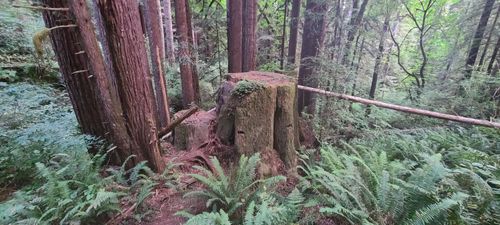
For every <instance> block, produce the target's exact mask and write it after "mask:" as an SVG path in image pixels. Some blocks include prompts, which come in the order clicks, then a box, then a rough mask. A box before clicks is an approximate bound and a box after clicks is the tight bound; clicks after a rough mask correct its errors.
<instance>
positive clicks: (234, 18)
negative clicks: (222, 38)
mask: <svg viewBox="0 0 500 225" xmlns="http://www.w3.org/2000/svg"><path fill="white" fill-rule="evenodd" d="M256 28H257V0H228V1H227V39H228V63H229V72H230V73H237V72H247V71H252V70H255V67H256V66H257V42H256V40H257V36H256V35H257V34H256Z"/></svg>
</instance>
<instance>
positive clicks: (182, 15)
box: [175, 0, 199, 108]
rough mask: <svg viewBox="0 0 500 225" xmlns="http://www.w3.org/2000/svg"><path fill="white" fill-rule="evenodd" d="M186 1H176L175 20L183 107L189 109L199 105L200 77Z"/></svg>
mask: <svg viewBox="0 0 500 225" xmlns="http://www.w3.org/2000/svg"><path fill="white" fill-rule="evenodd" d="M185 1H186V0H175V20H176V25H177V33H178V36H179V38H178V41H179V53H178V57H179V65H180V69H181V85H182V105H183V107H184V108H189V106H190V105H191V104H192V103H198V102H199V98H198V96H199V95H198V89H197V88H196V87H195V85H196V84H197V82H198V77H197V75H195V71H194V69H193V61H192V60H193V58H192V53H191V43H192V42H191V41H192V38H190V36H189V24H188V19H187V11H186V2H185Z"/></svg>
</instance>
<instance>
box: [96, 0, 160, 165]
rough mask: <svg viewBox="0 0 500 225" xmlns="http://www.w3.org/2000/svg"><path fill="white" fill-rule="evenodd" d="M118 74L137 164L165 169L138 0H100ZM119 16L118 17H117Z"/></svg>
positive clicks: (117, 78)
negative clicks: (144, 161) (147, 163)
mask: <svg viewBox="0 0 500 225" xmlns="http://www.w3.org/2000/svg"><path fill="white" fill-rule="evenodd" d="M97 4H98V6H99V9H100V11H101V15H102V17H103V23H104V28H105V31H106V37H107V39H108V40H109V42H108V43H109V49H110V54H111V60H112V63H113V69H114V71H115V77H116V82H117V86H118V94H119V97H120V101H121V105H122V109H123V117H124V119H125V121H126V124H125V126H126V131H127V133H128V134H129V135H130V138H131V140H130V142H131V150H132V153H133V154H135V155H136V160H137V161H142V160H147V161H148V162H149V166H150V167H151V168H152V169H153V170H155V171H162V170H163V168H164V166H165V165H164V164H163V160H162V157H161V154H160V148H159V142H158V132H157V128H156V116H155V113H156V112H155V110H154V106H155V101H154V96H153V87H152V84H151V77H150V71H149V66H148V60H147V53H146V46H145V40H144V36H143V33H142V30H141V24H140V14H139V10H138V8H137V7H136V6H137V2H136V1H135V0H123V1H107V0H97ZM117 15H119V16H117Z"/></svg>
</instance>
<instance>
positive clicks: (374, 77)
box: [366, 15, 390, 116]
mask: <svg viewBox="0 0 500 225" xmlns="http://www.w3.org/2000/svg"><path fill="white" fill-rule="evenodd" d="M389 18H390V17H389V15H386V16H385V19H384V25H383V27H382V32H381V33H380V39H379V43H378V52H377V58H376V59H375V67H374V68H373V75H372V84H371V86H370V92H369V94H368V96H369V98H370V99H375V91H376V90H377V83H378V74H379V69H380V64H381V61H382V58H383V57H384V45H385V35H386V33H387V29H389ZM370 112H371V108H370V107H369V106H368V107H367V108H366V116H368V115H370Z"/></svg>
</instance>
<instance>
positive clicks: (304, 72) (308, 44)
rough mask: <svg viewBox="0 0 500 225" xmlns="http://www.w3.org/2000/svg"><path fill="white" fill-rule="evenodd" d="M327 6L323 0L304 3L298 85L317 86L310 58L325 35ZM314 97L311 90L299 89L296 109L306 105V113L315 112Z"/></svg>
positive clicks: (316, 53)
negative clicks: (304, 11)
mask: <svg viewBox="0 0 500 225" xmlns="http://www.w3.org/2000/svg"><path fill="white" fill-rule="evenodd" d="M327 9H328V7H327V4H326V3H325V1H321V2H317V1H315V0H308V1H307V4H306V13H305V22H304V33H303V34H302V50H301V63H300V69H299V79H298V82H299V85H304V86H308V87H318V77H317V76H316V75H314V74H313V68H314V62H313V61H312V60H311V59H312V58H314V57H316V56H318V53H319V51H320V48H321V46H322V45H323V39H324V36H325V22H326V21H325V16H326V11H327ZM315 105H316V99H315V96H314V95H313V94H312V93H311V92H304V91H301V90H299V94H298V110H299V112H303V110H304V109H305V108H306V107H307V108H308V111H307V112H308V113H309V114H313V113H314V112H315V107H316V106H315Z"/></svg>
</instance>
